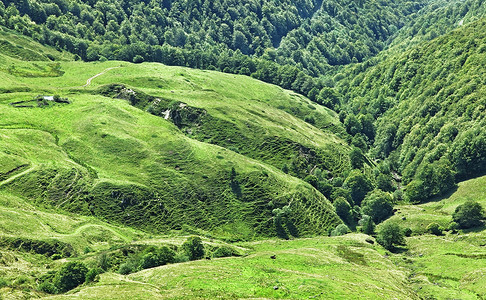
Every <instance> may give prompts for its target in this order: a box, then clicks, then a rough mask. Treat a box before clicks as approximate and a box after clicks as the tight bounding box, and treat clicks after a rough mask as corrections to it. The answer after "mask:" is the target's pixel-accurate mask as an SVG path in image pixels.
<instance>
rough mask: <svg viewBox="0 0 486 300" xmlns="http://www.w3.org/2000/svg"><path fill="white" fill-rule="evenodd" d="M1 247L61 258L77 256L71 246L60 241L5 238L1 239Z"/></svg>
mask: <svg viewBox="0 0 486 300" xmlns="http://www.w3.org/2000/svg"><path fill="white" fill-rule="evenodd" d="M0 246H1V247H5V248H7V249H11V250H22V251H26V252H33V253H37V254H43V255H46V256H51V257H53V259H54V258H55V257H54V255H56V256H58V257H59V258H62V257H70V256H72V255H74V254H75V252H74V249H73V247H72V246H71V245H70V244H67V243H64V242H60V241H58V240H46V241H42V240H32V239H28V238H14V237H3V238H1V239H0Z"/></svg>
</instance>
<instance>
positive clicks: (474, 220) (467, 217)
mask: <svg viewBox="0 0 486 300" xmlns="http://www.w3.org/2000/svg"><path fill="white" fill-rule="evenodd" d="M484 219H486V215H485V214H484V208H483V207H482V206H481V204H479V203H478V202H476V201H466V202H465V203H464V204H462V205H459V206H458V207H457V208H456V210H455V211H454V213H453V214H452V220H454V222H456V223H457V224H458V225H459V228H464V229H466V228H472V227H477V226H480V225H481V224H482V223H483V222H482V220H484Z"/></svg>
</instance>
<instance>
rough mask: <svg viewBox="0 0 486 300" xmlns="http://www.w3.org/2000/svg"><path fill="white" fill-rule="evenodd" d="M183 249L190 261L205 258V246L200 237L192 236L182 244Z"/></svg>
mask: <svg viewBox="0 0 486 300" xmlns="http://www.w3.org/2000/svg"><path fill="white" fill-rule="evenodd" d="M182 249H184V252H185V253H186V255H187V256H188V257H189V260H197V259H201V258H203V257H204V245H203V243H202V240H201V238H200V237H198V236H191V237H189V238H188V239H187V241H185V242H184V244H182Z"/></svg>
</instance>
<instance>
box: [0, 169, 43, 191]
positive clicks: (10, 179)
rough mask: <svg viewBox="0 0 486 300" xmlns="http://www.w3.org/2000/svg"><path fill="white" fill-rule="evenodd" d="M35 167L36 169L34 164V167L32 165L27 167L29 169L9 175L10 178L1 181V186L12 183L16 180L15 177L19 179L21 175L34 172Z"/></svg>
mask: <svg viewBox="0 0 486 300" xmlns="http://www.w3.org/2000/svg"><path fill="white" fill-rule="evenodd" d="M34 169H35V166H32V167H30V168H29V169H27V170H25V171H23V172H20V173H18V174H15V175H13V176H12V177H9V178H7V179H5V180H4V181H2V182H0V187H1V186H3V185H6V184H8V183H10V182H12V181H14V180H15V179H17V178H19V177H21V176H24V175H25V174H27V173H30V172H32V171H33V170H34Z"/></svg>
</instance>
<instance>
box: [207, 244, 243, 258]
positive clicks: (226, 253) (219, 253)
mask: <svg viewBox="0 0 486 300" xmlns="http://www.w3.org/2000/svg"><path fill="white" fill-rule="evenodd" d="M212 256H213V257H215V258H218V257H230V256H239V253H238V252H237V251H236V250H235V249H233V248H231V247H228V246H222V247H219V248H217V249H216V250H215V251H214V252H213V255H212Z"/></svg>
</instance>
